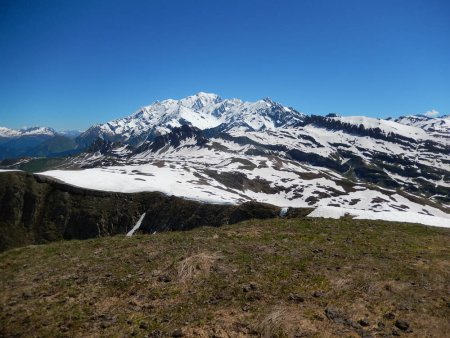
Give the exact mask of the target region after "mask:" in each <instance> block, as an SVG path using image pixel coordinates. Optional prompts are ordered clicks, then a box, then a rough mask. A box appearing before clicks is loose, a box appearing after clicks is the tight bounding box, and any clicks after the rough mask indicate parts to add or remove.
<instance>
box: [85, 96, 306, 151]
mask: <svg viewBox="0 0 450 338" xmlns="http://www.w3.org/2000/svg"><path fill="white" fill-rule="evenodd" d="M303 117H304V114H302V113H299V112H297V111H295V110H294V109H292V108H288V107H284V106H282V105H281V104H278V103H276V102H273V101H271V100H270V99H263V100H259V101H256V102H244V101H241V100H239V99H222V98H220V97H219V96H218V95H216V94H208V93H203V92H200V93H197V94H196V95H193V96H188V97H186V98H184V99H181V100H172V99H169V100H164V101H161V102H155V103H153V104H151V105H149V106H146V107H142V108H141V109H139V110H138V111H137V112H135V113H134V114H132V115H131V116H128V117H126V118H123V119H118V120H114V121H111V122H108V123H105V124H100V125H95V126H93V127H91V128H89V129H88V130H86V132H84V133H83V134H82V135H80V137H79V138H78V142H79V143H80V144H83V145H88V144H90V143H92V141H93V140H95V139H96V138H101V139H104V140H108V141H121V142H128V143H130V144H133V145H139V144H140V143H142V142H143V141H145V140H147V139H149V140H151V139H153V138H154V137H156V136H158V135H163V134H167V133H168V132H170V130H171V129H173V128H176V127H180V126H182V125H190V126H193V127H196V128H199V129H202V130H204V129H212V128H220V129H221V130H222V131H227V130H231V129H240V130H242V131H250V130H251V131H259V130H265V129H276V128H283V127H288V126H291V125H294V124H295V123H298V122H299V121H301V120H302V119H303Z"/></svg>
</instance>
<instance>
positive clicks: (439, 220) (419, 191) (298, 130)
mask: <svg viewBox="0 0 450 338" xmlns="http://www.w3.org/2000/svg"><path fill="white" fill-rule="evenodd" d="M446 119H447V117H444V118H441V119H430V118H423V119H422V118H421V117H407V118H399V119H398V121H396V120H383V119H375V118H368V117H363V116H354V117H348V116H345V117H343V116H336V115H333V116H325V117H324V116H315V115H305V114H302V113H300V112H298V111H296V110H295V109H292V108H288V107H285V106H283V105H281V104H279V103H276V102H273V101H271V100H269V99H264V100H259V101H256V102H243V101H241V100H238V99H222V98H220V97H219V96H218V95H215V94H206V93H198V94H196V95H193V96H189V97H187V98H184V99H181V100H164V101H161V102H155V103H154V104H152V105H150V106H147V107H143V108H141V109H140V110H138V111H137V112H135V113H134V114H132V115H131V116H128V117H125V118H123V119H118V120H115V121H111V122H108V123H105V124H102V125H96V126H93V127H91V128H89V129H88V130H87V131H86V132H85V133H83V134H82V135H80V136H79V137H78V138H77V141H78V142H79V144H81V145H84V146H85V147H86V149H87V151H86V152H84V153H82V154H79V155H77V156H73V157H69V158H67V160H66V162H65V163H63V164H61V163H59V166H60V167H59V168H61V167H66V168H77V169H83V170H76V171H67V170H53V171H49V172H46V173H44V174H45V175H48V176H52V177H55V178H57V179H60V180H62V181H65V182H68V183H70V184H73V185H78V186H82V187H86V188H93V189H99V190H110V191H121V192H137V191H160V192H163V193H167V194H173V195H177V196H181V197H185V198H190V199H196V200H200V201H208V202H214V203H242V202H245V201H251V200H256V201H260V202H266V203H270V204H274V205H277V206H280V207H311V208H316V211H315V213H313V214H312V215H313V216H324V215H328V216H332V217H339V216H342V215H343V214H345V213H348V214H350V215H353V216H354V217H359V218H377V219H387V220H399V221H402V220H403V221H418V222H421V223H424V224H430V225H433V224H434V225H443V226H446V225H447V226H450V144H449V139H448V132H447V131H446V129H445V124H442V123H441V122H440V121H441V120H443V121H446ZM438 126H440V129H439V131H436V130H438Z"/></svg>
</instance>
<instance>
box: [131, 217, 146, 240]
mask: <svg viewBox="0 0 450 338" xmlns="http://www.w3.org/2000/svg"><path fill="white" fill-rule="evenodd" d="M145 214H146V213H145V212H144V213H143V214H142V216H141V218H139V220H138V221H137V222H136V224H135V225H134V227H133V229H131V230H130V231H128V233H127V237H131V236H133V234H134V232H135V231H136V230H137V229H139V227H140V226H141V223H142V221H143V220H144V217H145Z"/></svg>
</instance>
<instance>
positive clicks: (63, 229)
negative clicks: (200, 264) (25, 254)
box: [0, 172, 280, 251]
mask: <svg viewBox="0 0 450 338" xmlns="http://www.w3.org/2000/svg"><path fill="white" fill-rule="evenodd" d="M143 213H146V216H145V218H144V220H143V222H142V225H141V227H140V229H139V230H138V231H139V232H143V233H153V232H154V231H171V230H188V229H192V228H195V227H199V226H221V225H224V224H232V223H237V222H240V221H243V220H247V219H251V218H260V219H264V218H271V217H277V216H278V215H279V213H280V209H279V208H277V207H274V206H271V205H267V204H261V203H245V204H242V205H239V206H236V205H217V204H205V203H200V202H196V201H189V200H184V199H182V198H178V197H174V196H166V195H163V194H161V193H153V192H145V193H136V194H121V193H112V192H105V191H95V190H86V189H82V188H78V187H74V186H70V185H67V184H64V183H60V182H57V181H54V180H51V179H49V178H47V177H44V176H39V175H33V174H29V173H24V172H4V173H1V174H0V251H3V250H6V249H9V248H12V247H17V246H23V245H28V244H39V243H46V242H50V241H57V240H64V239H87V238H94V237H102V236H110V235H116V234H125V233H127V232H128V231H129V230H130V229H131V228H132V227H133V225H134V224H135V223H136V221H137V220H138V219H139V217H140V216H141V215H142V214H143Z"/></svg>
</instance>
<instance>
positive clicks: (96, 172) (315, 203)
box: [41, 149, 450, 227]
mask: <svg viewBox="0 0 450 338" xmlns="http://www.w3.org/2000/svg"><path fill="white" fill-rule="evenodd" d="M185 150H186V149H185ZM196 155H197V156H198V157H199V158H196V157H195V156H191V157H189V156H188V154H183V153H181V154H180V153H179V152H177V153H176V154H172V156H169V155H166V156H165V157H164V160H163V161H164V163H162V160H161V158H159V157H158V156H157V155H156V156H155V158H153V161H151V160H150V159H149V158H148V155H147V158H146V160H147V161H149V160H150V161H151V163H146V164H141V165H122V166H110V167H104V168H91V169H84V170H73V171H69V170H53V171H47V172H44V173H41V174H42V175H45V176H49V177H53V178H55V179H58V180H61V181H63V182H66V183H68V184H72V185H76V186H80V187H83V188H88V189H96V190H104V191H114V192H124V193H134V192H142V191H158V192H162V193H164V194H167V195H175V196H179V197H183V198H186V199H191V200H197V201H201V202H207V203H218V204H239V203H243V202H246V201H258V202H263V203H269V204H273V205H276V206H279V207H282V208H285V207H313V208H316V209H315V211H314V212H312V213H311V214H310V215H309V216H311V217H331V218H336V217H341V216H344V215H346V214H350V215H352V216H355V218H361V219H380V220H388V221H399V222H413V223H422V224H425V225H433V226H440V227H450V214H447V213H445V212H444V211H442V210H440V209H437V208H435V207H432V206H430V205H421V204H418V203H415V202H413V201H411V200H409V199H408V198H407V197H405V196H401V195H399V194H398V193H395V192H394V191H390V190H387V189H377V190H374V189H371V188H369V187H366V186H365V185H361V184H355V186H354V187H353V189H351V190H352V191H346V190H345V189H344V187H343V186H341V185H340V184H339V182H340V181H339V179H338V177H337V175H336V173H333V172H331V171H329V170H327V169H325V168H312V167H308V166H304V165H300V164H298V163H295V162H283V163H279V162H278V161H277V160H276V159H274V160H273V162H271V161H268V160H267V158H266V157H259V158H258V157H252V158H250V157H240V158H238V159H237V158H235V157H233V158H232V159H225V160H224V159H223V157H222V154H219V156H214V152H208V151H206V150H204V149H203V152H201V151H200V152H199V153H196ZM205 162H206V163H207V165H205ZM251 164H253V166H254V167H252V165H251ZM236 172H239V173H240V175H245V176H246V178H247V179H249V180H251V181H253V180H259V181H261V182H265V184H266V185H267V186H265V188H263V189H262V191H261V190H260V191H258V189H254V188H252V187H251V186H248V187H243V188H242V187H233V186H231V187H230V185H228V186H227V185H225V184H223V182H221V178H220V177H221V176H220V175H221V174H222V175H226V174H229V175H233V174H234V173H236ZM212 173H213V174H212ZM311 173H312V175H311ZM305 174H306V176H307V177H302V176H305ZM308 174H309V175H308ZM216 175H218V176H217V177H216ZM224 177H226V176H224ZM232 179H234V178H232ZM271 189H272V190H273V191H267V190H271ZM312 197H313V198H312Z"/></svg>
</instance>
